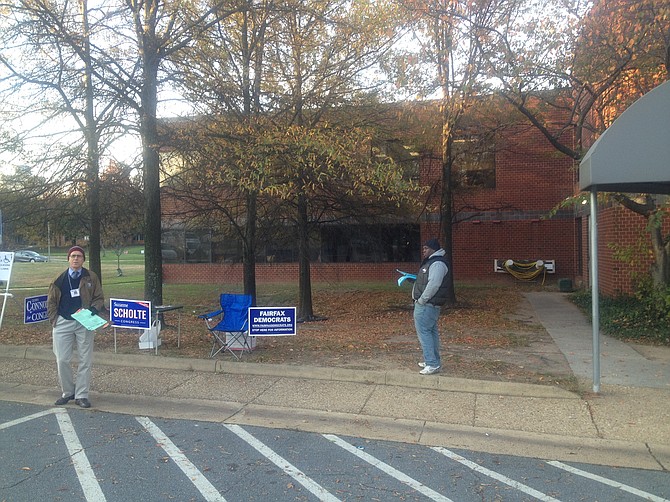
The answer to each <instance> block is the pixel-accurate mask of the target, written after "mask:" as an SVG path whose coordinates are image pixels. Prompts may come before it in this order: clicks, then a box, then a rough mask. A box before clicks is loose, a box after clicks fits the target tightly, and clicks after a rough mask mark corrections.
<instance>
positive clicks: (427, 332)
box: [414, 303, 442, 368]
mask: <svg viewBox="0 0 670 502" xmlns="http://www.w3.org/2000/svg"><path fill="white" fill-rule="evenodd" d="M439 317H440V307H439V306H436V305H430V304H426V305H419V304H418V303H414V326H415V328H416V334H417V335H418V337H419V343H420V344H421V350H422V351H423V362H425V363H426V365H428V366H432V367H434V368H435V367H438V366H440V365H441V364H442V363H441V362H440V334H439V333H438V332H437V319H438V318H439Z"/></svg>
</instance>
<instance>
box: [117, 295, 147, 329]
mask: <svg viewBox="0 0 670 502" xmlns="http://www.w3.org/2000/svg"><path fill="white" fill-rule="evenodd" d="M109 303H110V306H109V311H110V313H111V315H110V320H111V321H112V326H114V327H115V328H132V329H149V328H150V327H151V302H140V301H136V300H119V299H115V298H111V299H110V300H109Z"/></svg>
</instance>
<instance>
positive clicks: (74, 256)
mask: <svg viewBox="0 0 670 502" xmlns="http://www.w3.org/2000/svg"><path fill="white" fill-rule="evenodd" d="M70 258H81V259H82V260H83V259H84V255H82V254H71V255H70Z"/></svg>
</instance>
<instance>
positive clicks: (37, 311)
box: [23, 295, 49, 324]
mask: <svg viewBox="0 0 670 502" xmlns="http://www.w3.org/2000/svg"><path fill="white" fill-rule="evenodd" d="M48 320H49V316H48V315H47V295H40V296H29V297H27V298H26V299H25V300H24V304H23V324H32V323H34V322H42V321H48Z"/></svg>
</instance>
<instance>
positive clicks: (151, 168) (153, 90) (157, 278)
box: [140, 39, 163, 305]
mask: <svg viewBox="0 0 670 502" xmlns="http://www.w3.org/2000/svg"><path fill="white" fill-rule="evenodd" d="M147 43H148V42H147V40H146V39H145V44H144V47H145V51H146V52H145V54H144V68H143V71H144V74H143V79H142V80H143V82H142V98H141V101H142V111H141V117H140V134H141V137H142V160H143V163H144V173H143V179H144V211H145V216H144V248H145V251H144V299H145V300H148V301H150V302H152V303H153V304H154V305H160V304H162V303H163V259H162V255H161V197H160V195H161V193H160V165H159V157H158V126H157V119H156V107H157V96H158V78H157V75H158V58H157V57H155V56H154V54H153V53H152V52H151V51H149V50H147Z"/></svg>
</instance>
